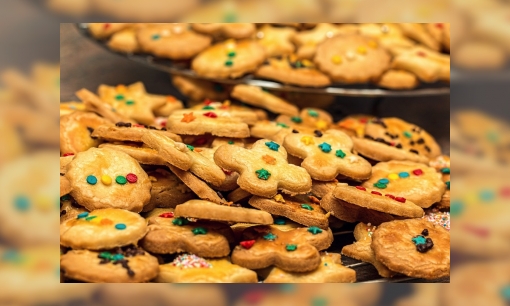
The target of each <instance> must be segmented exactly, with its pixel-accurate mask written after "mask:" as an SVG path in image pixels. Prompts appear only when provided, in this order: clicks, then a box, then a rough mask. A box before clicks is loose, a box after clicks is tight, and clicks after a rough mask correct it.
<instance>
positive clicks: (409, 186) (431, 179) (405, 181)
mask: <svg viewBox="0 0 510 306" xmlns="http://www.w3.org/2000/svg"><path fill="white" fill-rule="evenodd" d="M361 186H363V187H365V188H369V189H374V190H375V191H377V192H380V193H390V194H392V195H394V196H395V197H404V198H406V199H407V200H409V201H411V202H413V203H414V204H416V205H418V206H420V207H423V208H427V207H430V206H431V205H432V204H434V203H436V202H439V201H440V200H441V198H442V196H443V194H444V192H445V191H446V185H445V183H443V181H442V180H441V175H440V174H439V173H437V172H436V170H435V169H434V168H431V167H427V166H425V165H423V164H418V163H414V162H408V161H391V162H383V163H378V164H377V165H375V166H374V167H372V177H371V178H370V179H369V180H367V181H365V182H363V184H361Z"/></svg>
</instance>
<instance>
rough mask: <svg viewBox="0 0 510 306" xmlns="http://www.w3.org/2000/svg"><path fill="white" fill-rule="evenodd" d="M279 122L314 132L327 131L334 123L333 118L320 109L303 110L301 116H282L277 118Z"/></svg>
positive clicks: (309, 108)
mask: <svg viewBox="0 0 510 306" xmlns="http://www.w3.org/2000/svg"><path fill="white" fill-rule="evenodd" d="M276 121H277V122H281V123H284V124H287V125H289V126H291V127H293V128H299V127H309V128H312V129H314V130H321V131H325V130H327V129H329V127H330V126H331V124H332V123H333V118H332V117H331V115H330V114H328V113H327V112H325V111H323V110H321V109H318V108H311V107H308V108H303V109H302V110H301V112H300V113H299V116H294V117H290V116H286V115H280V116H278V117H277V118H276Z"/></svg>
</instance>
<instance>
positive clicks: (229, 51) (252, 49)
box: [191, 40, 266, 79]
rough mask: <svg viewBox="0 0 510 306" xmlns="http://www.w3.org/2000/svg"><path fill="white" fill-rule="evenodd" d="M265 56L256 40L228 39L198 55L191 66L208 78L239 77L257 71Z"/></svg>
mask: <svg viewBox="0 0 510 306" xmlns="http://www.w3.org/2000/svg"><path fill="white" fill-rule="evenodd" d="M265 57H266V55H265V51H264V48H263V47H262V46H261V45H259V44H258V43H257V42H255V41H251V40H241V41H235V40H226V41H223V42H220V43H217V44H215V45H213V46H211V47H209V48H207V49H206V50H204V51H203V52H201V53H200V54H199V55H197V56H196V57H195V58H194V59H193V61H192V62H191V68H192V69H193V71H195V73H196V74H197V75H199V76H202V77H206V78H221V79H227V78H238V77H241V76H243V75H244V74H246V73H249V72H253V71H255V69H256V68H257V67H258V66H259V65H260V64H262V63H263V62H264V60H265Z"/></svg>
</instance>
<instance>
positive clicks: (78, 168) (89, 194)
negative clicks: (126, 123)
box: [66, 148, 151, 212]
mask: <svg viewBox="0 0 510 306" xmlns="http://www.w3.org/2000/svg"><path fill="white" fill-rule="evenodd" d="M66 178H67V179H68V180H69V182H71V185H72V186H73V191H72V192H71V196H72V197H73V198H74V199H75V200H76V202H78V204H80V205H82V206H84V207H85V208H87V209H88V210H95V209H99V208H122V209H127V210H131V211H134V212H140V211H141V210H142V208H143V206H144V205H146V204H147V203H148V202H149V200H150V189H151V183H150V180H149V177H148V176H147V174H146V173H145V171H143V169H142V168H141V167H140V164H139V163H138V162H137V161H136V160H134V159H133V158H132V157H131V156H129V155H127V154H126V153H123V152H120V151H117V150H112V149H106V148H101V149H98V148H91V149H89V150H87V151H85V152H81V153H78V154H76V156H75V158H74V159H73V160H72V161H71V162H70V163H69V165H68V166H67V173H66ZM114 180H115V181H114Z"/></svg>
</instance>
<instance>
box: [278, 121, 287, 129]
mask: <svg viewBox="0 0 510 306" xmlns="http://www.w3.org/2000/svg"><path fill="white" fill-rule="evenodd" d="M276 126H281V127H282V128H286V129H288V128H289V126H288V125H286V124H285V123H281V122H277V123H276Z"/></svg>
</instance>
